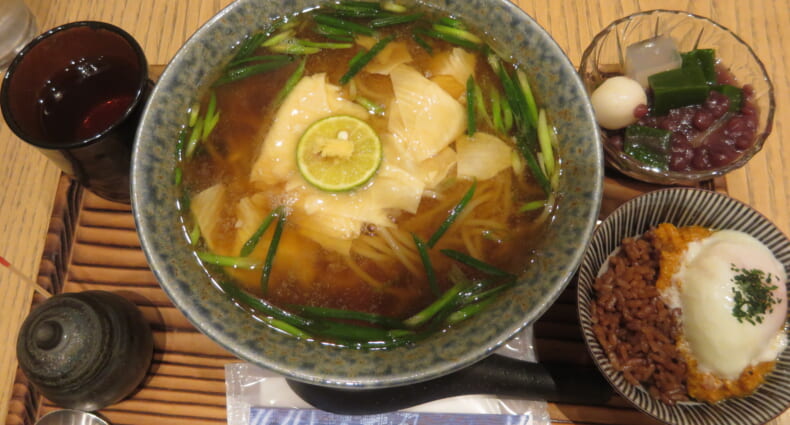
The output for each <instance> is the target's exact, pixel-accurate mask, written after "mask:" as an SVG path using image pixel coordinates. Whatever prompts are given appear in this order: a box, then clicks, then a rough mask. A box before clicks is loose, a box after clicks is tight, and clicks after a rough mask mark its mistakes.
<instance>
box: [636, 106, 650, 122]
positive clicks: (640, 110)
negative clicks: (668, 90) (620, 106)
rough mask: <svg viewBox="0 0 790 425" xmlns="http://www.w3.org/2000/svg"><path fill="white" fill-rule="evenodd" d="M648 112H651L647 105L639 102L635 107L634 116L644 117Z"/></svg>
mask: <svg viewBox="0 0 790 425" xmlns="http://www.w3.org/2000/svg"><path fill="white" fill-rule="evenodd" d="M648 112H650V109H648V107H647V105H645V104H643V103H642V104H639V105H637V106H636V108H634V118H637V119H639V118H642V117H644V116H645V115H647V113H648Z"/></svg>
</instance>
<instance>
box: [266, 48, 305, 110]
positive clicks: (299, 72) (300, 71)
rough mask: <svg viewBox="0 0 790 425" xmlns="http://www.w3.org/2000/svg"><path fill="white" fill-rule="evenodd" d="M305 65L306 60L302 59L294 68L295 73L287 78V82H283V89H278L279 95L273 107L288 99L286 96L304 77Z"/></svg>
mask: <svg viewBox="0 0 790 425" xmlns="http://www.w3.org/2000/svg"><path fill="white" fill-rule="evenodd" d="M306 64H307V58H302V60H301V61H300V62H299V65H298V66H297V67H296V71H294V73H293V74H291V76H290V77H288V80H286V81H285V84H284V85H283V88H282V89H280V92H279V93H277V97H276V98H275V100H274V104H275V105H279V104H280V103H282V101H283V100H285V98H286V97H288V94H289V93H291V90H293V88H294V87H296V84H298V83H299V80H301V79H302V76H303V75H304V68H305V65H306Z"/></svg>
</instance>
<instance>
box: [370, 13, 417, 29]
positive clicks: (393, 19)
mask: <svg viewBox="0 0 790 425" xmlns="http://www.w3.org/2000/svg"><path fill="white" fill-rule="evenodd" d="M422 16H423V14H422V13H414V14H411V15H396V16H386V17H383V18H378V19H374V20H372V21H370V26H371V27H372V28H382V27H388V26H391V25H399V24H406V23H409V22H414V21H416V20H418V19H420V18H422Z"/></svg>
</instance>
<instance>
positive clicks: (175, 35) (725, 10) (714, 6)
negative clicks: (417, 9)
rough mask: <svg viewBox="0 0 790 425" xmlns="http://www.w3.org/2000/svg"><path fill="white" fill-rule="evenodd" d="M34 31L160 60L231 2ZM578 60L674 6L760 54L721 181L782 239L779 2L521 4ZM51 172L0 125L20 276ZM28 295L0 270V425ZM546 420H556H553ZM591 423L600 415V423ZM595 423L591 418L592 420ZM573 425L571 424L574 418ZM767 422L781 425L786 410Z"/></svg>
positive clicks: (137, 11)
mask: <svg viewBox="0 0 790 425" xmlns="http://www.w3.org/2000/svg"><path fill="white" fill-rule="evenodd" d="M26 2H27V4H28V5H29V7H30V8H31V10H32V11H33V13H34V14H35V16H36V18H37V21H38V24H39V26H40V28H41V29H42V30H45V29H49V28H52V27H54V26H57V25H59V24H63V23H66V22H71V21H76V20H99V21H106V22H110V23H113V24H115V25H117V26H120V27H122V28H124V29H126V30H127V31H128V32H129V33H131V34H132V35H133V36H134V37H135V38H136V39H137V40H138V41H139V42H140V44H141V45H142V47H143V50H144V51H145V53H146V55H147V57H148V61H149V63H150V64H162V65H164V64H166V63H167V62H168V61H169V60H170V58H172V57H173V55H174V54H175V53H176V51H177V50H178V48H179V46H180V45H181V44H182V43H183V42H184V41H185V40H186V39H187V38H188V37H189V36H190V35H191V34H193V33H194V31H195V30H196V29H197V28H199V27H200V25H202V24H203V23H204V22H206V21H207V20H208V19H209V18H211V16H212V15H214V14H215V13H216V12H217V11H219V10H220V9H221V8H222V7H224V6H226V5H227V4H229V3H230V2H231V0H199V1H190V0H26ZM516 3H517V4H518V5H519V6H520V7H521V8H522V9H524V10H525V11H526V12H527V13H528V14H529V15H531V16H532V17H534V18H535V19H536V20H537V21H538V22H539V23H540V24H541V25H542V26H543V27H544V28H546V29H547V30H548V31H549V32H550V33H551V34H552V35H553V37H554V38H555V39H556V40H557V42H558V43H559V45H560V46H561V47H562V48H563V49H564V50H565V52H566V53H567V54H568V56H569V57H570V59H571V61H572V62H574V63H575V64H578V62H579V60H580V58H581V54H582V52H583V51H584V48H585V47H586V45H587V44H588V43H589V42H590V40H591V39H592V38H593V36H594V35H595V34H596V33H597V32H598V31H599V30H600V29H601V28H603V27H604V26H605V25H607V24H608V23H609V22H611V21H613V20H614V19H616V18H619V17H622V16H625V15H627V14H630V13H633V12H637V11H640V10H650V9H657V8H663V9H680V10H687V11H690V12H693V13H696V14H700V15H703V16H707V17H710V18H712V19H713V20H715V21H717V22H719V23H720V24H722V25H724V26H725V27H728V28H730V29H731V30H733V31H734V32H735V33H737V34H739V35H740V36H741V37H742V38H743V39H744V40H745V41H746V42H747V43H748V44H750V45H751V46H752V48H753V49H754V50H755V51H756V53H757V55H758V56H759V57H760V58H762V60H763V61H764V63H765V65H766V68H767V69H768V73H769V74H770V75H771V77H772V80H773V83H774V86H775V88H776V98H777V110H776V112H777V114H776V119H775V123H774V130H773V133H772V134H771V135H770V137H769V138H768V140H767V142H766V145H765V148H764V149H763V150H762V152H760V153H759V154H758V155H757V156H756V157H755V158H754V159H752V160H751V161H750V162H749V164H748V165H747V166H746V167H744V168H742V169H741V170H738V171H736V172H733V173H731V174H730V175H728V176H727V178H726V184H727V189H728V192H729V193H730V195H731V196H733V197H735V198H737V199H740V200H742V201H744V202H746V203H748V204H750V205H752V206H753V207H755V208H756V209H757V210H759V211H760V212H762V213H763V214H765V215H766V216H767V217H769V218H770V219H771V220H773V221H774V223H776V224H777V225H778V226H779V228H780V229H782V231H783V232H784V233H785V234H790V212H789V211H788V207H789V206H790V167H788V166H785V164H788V163H790V144H784V145H783V143H784V139H785V138H787V137H790V130H788V127H786V126H785V125H784V123H785V122H788V123H790V109H788V103H787V102H788V101H790V84H789V83H788V81H790V79H788V78H787V76H786V75H787V74H786V73H787V72H788V70H790V25H788V23H790V8H788V7H787V4H786V2H785V1H784V0H759V1H752V2H741V1H738V0H694V1H691V0H685V1H684V0H643V1H637V0H620V1H614V0H601V1H580V0H520V1H517V2H516ZM59 176H60V172H59V170H58V169H57V168H56V167H55V166H54V165H53V164H51V163H50V162H48V161H47V160H46V158H44V156H42V155H41V154H40V153H38V152H37V151H36V150H35V149H33V148H31V147H29V146H26V145H25V144H24V143H22V142H21V141H19V140H18V139H17V137H16V136H15V135H14V134H13V133H12V132H11V131H10V130H9V129H8V127H7V126H6V125H5V122H0V255H1V256H3V257H5V258H6V259H7V260H9V261H10V262H11V263H12V264H13V265H14V266H15V267H16V268H18V269H19V270H20V271H21V272H22V273H23V274H25V275H27V276H30V277H33V276H35V275H36V274H37V272H38V270H37V269H38V266H39V264H40V262H41V256H42V252H44V247H45V244H46V243H47V241H46V238H45V236H46V233H47V227H48V225H49V221H50V215H51V210H52V206H53V201H54V196H55V192H56V188H57V183H58V180H59ZM32 296H33V292H32V290H31V289H30V288H29V287H28V286H26V285H25V283H24V280H23V279H21V278H19V277H18V276H17V275H15V274H13V273H11V272H10V271H9V270H8V269H7V268H4V267H0V423H3V424H4V423H6V416H7V412H8V404H9V400H10V399H11V395H12V392H13V391H14V388H13V387H12V384H13V382H14V376H15V373H16V369H17V362H16V354H15V341H16V335H17V332H18V329H19V326H20V325H21V322H22V321H23V320H24V317H25V316H26V314H27V313H28V311H29V307H30V304H31V299H32ZM555 413H556V411H552V416H553V417H555V418H556V419H557V420H558V421H561V420H562V415H561V414H555ZM599 419H600V418H599ZM596 422H597V421H596ZM577 423H578V422H577ZM772 424H784V425H790V411H788V412H785V414H784V415H782V416H780V418H778V419H777V420H775V421H773V422H772Z"/></svg>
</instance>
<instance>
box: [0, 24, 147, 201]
mask: <svg viewBox="0 0 790 425" xmlns="http://www.w3.org/2000/svg"><path fill="white" fill-rule="evenodd" d="M152 85H153V84H152V82H151V81H150V80H149V79H148V64H147V61H146V59H145V55H144V54H143V50H142V48H141V47H140V45H139V44H138V43H137V42H136V41H135V40H134V39H133V38H132V36H131V35H129V34H128V33H126V32H125V31H124V30H122V29H120V28H118V27H116V26H114V25H111V24H107V23H103V22H93V21H81V22H74V23H70V24H66V25H62V26H59V27H57V28H54V29H52V30H50V31H47V32H46V33H44V34H42V35H40V36H38V37H37V38H36V39H34V40H33V41H32V42H30V43H29V44H28V45H27V46H25V47H24V48H23V49H22V50H21V51H20V53H19V54H18V55H17V56H16V58H14V60H13V61H12V62H11V65H10V66H9V67H8V71H7V72H6V75H5V78H4V80H3V85H2V89H1V90H0V107H2V111H3V117H4V118H5V120H6V122H7V123H8V126H9V127H10V128H11V130H13V131H14V133H16V135H17V136H19V138H20V139H22V140H23V141H25V142H27V143H29V144H31V145H33V146H35V147H37V148H38V149H39V151H40V152H42V153H43V154H44V155H46V156H47V157H48V158H49V159H50V160H52V161H53V162H54V163H55V164H57V165H58V166H59V167H60V168H61V170H63V172H65V173H66V174H68V175H69V176H71V177H73V178H74V179H76V180H77V181H79V182H80V183H81V184H83V185H84V186H85V187H87V188H88V189H89V190H90V191H92V192H94V193H95V194H97V195H99V196H101V197H103V198H105V199H108V200H111V201H116V202H123V203H129V202H130V195H129V171H130V167H131V152H132V146H133V144H134V136H135V132H136V130H137V124H138V122H139V119H140V114H141V112H142V109H143V107H144V106H145V101H146V99H147V98H148V95H149V93H150V91H151V87H152Z"/></svg>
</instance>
